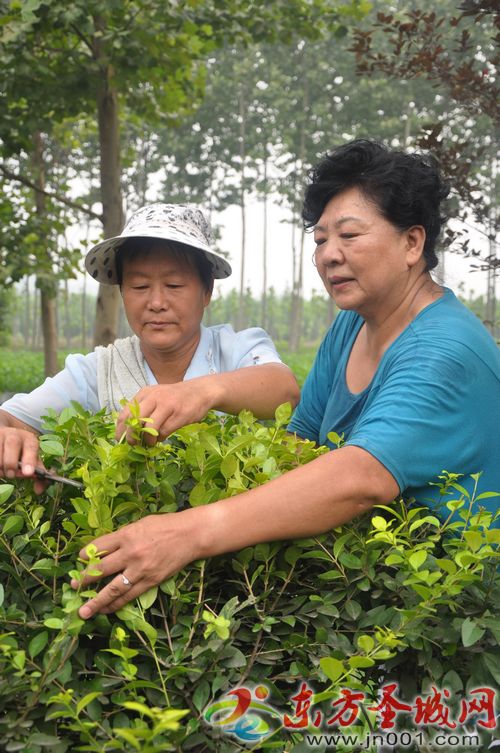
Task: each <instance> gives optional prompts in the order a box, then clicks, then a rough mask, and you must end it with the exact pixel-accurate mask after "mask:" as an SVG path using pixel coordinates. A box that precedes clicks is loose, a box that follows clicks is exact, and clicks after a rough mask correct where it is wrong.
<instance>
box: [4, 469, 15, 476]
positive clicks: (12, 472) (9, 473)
mask: <svg viewBox="0 0 500 753" xmlns="http://www.w3.org/2000/svg"><path fill="white" fill-rule="evenodd" d="M5 475H6V476H7V478H14V477H15V475H16V472H15V471H11V470H9V471H7V473H6V474H5Z"/></svg>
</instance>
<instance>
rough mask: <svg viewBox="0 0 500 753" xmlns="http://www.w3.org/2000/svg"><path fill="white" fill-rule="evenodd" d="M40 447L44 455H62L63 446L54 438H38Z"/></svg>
mask: <svg viewBox="0 0 500 753" xmlns="http://www.w3.org/2000/svg"><path fill="white" fill-rule="evenodd" d="M40 449H41V450H42V452H43V453H44V455H56V456H57V457H62V456H63V455H64V447H63V446H62V444H61V443H60V442H58V441H56V440H55V439H45V440H44V439H43V437H42V438H41V439H40Z"/></svg>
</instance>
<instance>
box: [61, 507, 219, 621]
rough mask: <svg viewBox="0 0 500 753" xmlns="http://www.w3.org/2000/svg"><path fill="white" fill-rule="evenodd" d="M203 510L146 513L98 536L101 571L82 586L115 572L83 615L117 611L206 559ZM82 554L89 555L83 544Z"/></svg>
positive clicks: (95, 544) (94, 543)
mask: <svg viewBox="0 0 500 753" xmlns="http://www.w3.org/2000/svg"><path fill="white" fill-rule="evenodd" d="M205 509H206V508H203V507H200V508H192V509H189V510H183V511H182V512H176V513H164V514H162V515H148V516H147V517H146V518H142V519H141V520H137V521H136V522H135V523H129V524H128V525H126V526H124V527H123V528H120V529H119V530H118V531H114V532H113V533H109V534H106V535H105V536H100V537H99V538H97V539H95V540H94V541H93V542H92V544H93V545H94V546H96V547H97V551H98V552H101V553H103V554H102V555H101V557H102V558H101V560H100V562H99V565H98V566H97V567H98V569H99V571H100V572H101V575H99V576H86V577H85V578H84V580H83V585H84V586H85V585H89V584H92V583H95V582H98V581H99V580H100V579H101V578H106V577H109V576H113V575H114V576H115V577H114V578H112V580H110V582H109V583H108V584H107V585H105V586H104V587H103V588H102V589H101V590H100V591H99V593H98V594H97V596H95V597H94V598H93V599H91V600H90V601H88V602H87V603H86V604H84V605H83V606H82V607H80V610H79V614H80V617H82V619H88V618H89V617H92V616H93V615H95V614H97V613H101V614H109V613H111V612H115V611H116V610H117V609H120V608H121V607H123V606H124V605H125V604H127V603H128V602H129V601H132V599H135V598H136V597H137V596H140V595H141V594H143V593H144V592H145V591H147V590H148V589H149V588H152V587H153V586H157V585H158V584H159V583H161V582H162V581H164V580H165V579H166V578H168V577H170V576H171V575H173V574H174V573H176V572H177V571H178V570H181V569H182V568H183V567H184V566H185V565H187V564H188V563H189V562H192V561H193V560H196V559H200V558H202V557H203V556H204V552H203V549H204V547H203V531H204V511H205ZM80 557H82V559H88V557H87V554H86V550H85V549H82V551H81V552H80ZM71 585H72V587H73V588H78V586H79V583H78V581H77V580H72V581H71Z"/></svg>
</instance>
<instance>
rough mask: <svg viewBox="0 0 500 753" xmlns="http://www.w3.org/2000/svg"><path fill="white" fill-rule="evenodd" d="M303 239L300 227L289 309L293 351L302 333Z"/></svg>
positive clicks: (290, 341) (298, 343) (297, 346)
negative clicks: (295, 276)
mask: <svg viewBox="0 0 500 753" xmlns="http://www.w3.org/2000/svg"><path fill="white" fill-rule="evenodd" d="M304 240H305V231H304V228H302V231H301V233H300V247H299V257H298V265H297V279H296V283H295V285H294V288H293V290H292V308H291V311H290V336H289V339H288V347H289V348H290V350H291V351H292V353H293V352H295V351H296V350H298V349H299V345H300V338H301V334H302V309H303V303H304V302H303V299H302V288H303V268H304Z"/></svg>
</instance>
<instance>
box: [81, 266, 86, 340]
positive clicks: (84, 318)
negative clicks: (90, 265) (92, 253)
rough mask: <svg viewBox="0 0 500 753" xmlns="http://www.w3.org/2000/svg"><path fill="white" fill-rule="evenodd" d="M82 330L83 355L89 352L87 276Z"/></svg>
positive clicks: (83, 299) (84, 280)
mask: <svg viewBox="0 0 500 753" xmlns="http://www.w3.org/2000/svg"><path fill="white" fill-rule="evenodd" d="M81 316H82V328H81V337H82V340H81V342H82V345H81V347H82V353H86V351H87V275H84V277H83V288H82V312H81Z"/></svg>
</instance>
